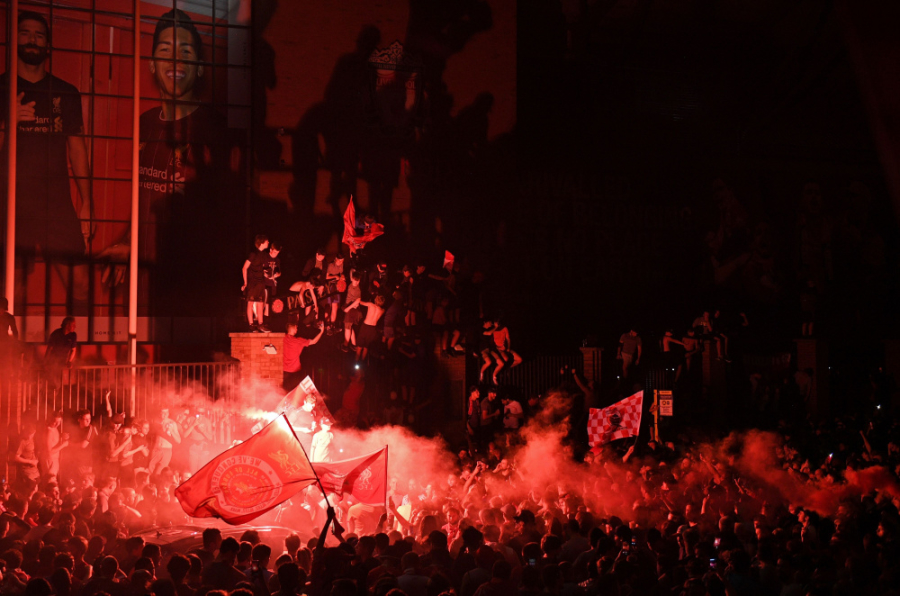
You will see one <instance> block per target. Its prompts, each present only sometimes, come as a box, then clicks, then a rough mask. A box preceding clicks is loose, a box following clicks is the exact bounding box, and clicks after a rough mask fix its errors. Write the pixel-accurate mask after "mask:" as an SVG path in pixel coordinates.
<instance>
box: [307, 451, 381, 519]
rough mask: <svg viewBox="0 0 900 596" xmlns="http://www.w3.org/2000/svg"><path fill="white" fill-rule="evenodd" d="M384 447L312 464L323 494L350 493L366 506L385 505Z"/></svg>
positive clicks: (342, 494) (340, 494)
mask: <svg viewBox="0 0 900 596" xmlns="http://www.w3.org/2000/svg"><path fill="white" fill-rule="evenodd" d="M387 454H388V448H387V446H385V447H384V449H379V450H378V451H375V452H373V453H370V454H368V455H363V456H361V457H355V458H353V459H346V460H344V461H333V462H313V464H312V466H313V468H314V469H315V471H316V474H318V476H319V480H320V481H321V482H322V489H323V490H324V491H325V492H326V493H334V494H336V495H339V496H341V497H343V496H344V495H345V494H349V495H352V496H353V498H354V499H356V500H357V501H359V502H360V503H365V504H366V505H385V495H386V494H387Z"/></svg>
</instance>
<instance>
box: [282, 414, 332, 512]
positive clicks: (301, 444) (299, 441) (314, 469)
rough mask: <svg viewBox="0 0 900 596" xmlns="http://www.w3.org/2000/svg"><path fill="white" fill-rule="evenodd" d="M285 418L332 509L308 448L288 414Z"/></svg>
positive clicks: (326, 503) (326, 502)
mask: <svg viewBox="0 0 900 596" xmlns="http://www.w3.org/2000/svg"><path fill="white" fill-rule="evenodd" d="M281 415H282V416H284V421H285V422H287V425H288V428H289V429H291V434H292V435H294V438H295V439H296V440H297V443H299V444H300V449H301V451H303V455H305V456H306V461H308V462H309V467H310V469H311V470H312V471H313V476H315V477H316V484H318V485H319V490H321V491H322V498H324V499H325V505H327V506H328V508H329V509H331V503H330V502H329V501H328V495H327V494H325V487H324V486H323V485H322V481H321V480H320V479H319V474H318V473H317V472H316V468H315V467H314V466H313V465H312V460H311V459H309V454H308V453H307V452H306V448H305V447H304V446H303V442H302V441H301V440H300V437H298V436H297V432H296V431H295V430H294V427H293V426H292V425H291V421H290V420H288V417H287V414H285V413H284V412H282V413H281Z"/></svg>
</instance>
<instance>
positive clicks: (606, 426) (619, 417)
mask: <svg viewBox="0 0 900 596" xmlns="http://www.w3.org/2000/svg"><path fill="white" fill-rule="evenodd" d="M643 407H644V392H643V391H638V392H637V393H635V394H634V395H631V396H629V397H626V398H625V399H623V400H621V401H619V402H616V403H614V404H613V405H611V406H609V407H606V408H603V409H597V408H591V411H590V416H589V418H588V443H589V444H590V446H591V447H594V448H597V447H601V446H603V445H606V444H607V443H610V442H612V441H616V440H618V439H625V438H628V437H637V436H638V434H639V433H640V431H641V414H642V410H643Z"/></svg>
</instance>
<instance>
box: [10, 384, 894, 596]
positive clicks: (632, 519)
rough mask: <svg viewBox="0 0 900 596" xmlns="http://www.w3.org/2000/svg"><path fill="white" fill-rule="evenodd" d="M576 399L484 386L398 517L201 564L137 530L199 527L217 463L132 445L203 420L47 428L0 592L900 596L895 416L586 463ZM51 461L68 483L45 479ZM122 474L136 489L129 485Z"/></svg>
mask: <svg viewBox="0 0 900 596" xmlns="http://www.w3.org/2000/svg"><path fill="white" fill-rule="evenodd" d="M579 380H580V379H579ZM578 385H581V383H579V384H578ZM577 392H578V389H573V390H571V392H567V391H566V390H564V389H560V390H556V391H554V392H552V393H551V394H549V395H547V396H544V397H543V398H542V399H534V400H528V402H527V403H524V404H519V407H518V408H511V409H510V408H507V407H505V406H508V405H509V402H510V401H514V400H509V398H505V399H502V400H498V398H497V396H496V391H495V390H488V395H487V396H486V397H485V398H484V399H483V400H482V399H481V398H480V395H479V393H478V391H477V388H474V387H473V389H472V392H471V394H470V403H471V404H473V409H474V404H476V403H477V404H478V409H479V410H481V409H484V410H485V411H487V412H488V415H487V417H485V416H484V415H482V416H481V418H480V420H482V421H484V420H487V422H488V423H487V424H482V425H479V428H480V429H481V430H479V431H478V432H477V433H476V434H475V435H474V436H471V437H470V442H469V445H468V446H467V447H466V448H464V449H462V450H460V451H459V452H458V454H457V455H456V456H452V457H451V456H450V454H449V453H447V454H445V455H446V457H445V459H444V460H442V461H443V462H445V463H443V464H442V465H443V467H440V468H439V471H438V472H437V474H436V475H434V476H433V477H425V476H423V474H422V471H423V470H426V469H429V466H427V465H424V464H425V462H423V466H422V468H421V470H416V469H408V468H403V469H391V470H390V474H391V479H390V487H389V490H388V493H387V499H386V501H387V502H386V506H385V507H366V508H364V509H363V510H362V511H363V512H362V513H360V510H359V508H358V507H355V506H352V501H351V500H349V499H344V500H341V499H339V498H337V497H336V496H335V495H331V500H332V503H333V504H334V507H335V508H336V509H333V510H329V512H328V518H327V522H326V523H325V525H324V528H323V530H322V532H321V534H320V535H319V536H315V535H314V534H315V533H314V532H313V531H311V530H305V531H304V532H302V535H292V536H290V537H289V538H288V539H286V540H285V543H284V544H283V545H282V544H268V545H266V544H258V543H257V542H258V535H257V536H254V535H253V533H252V532H251V533H247V534H246V535H245V536H243V537H242V539H241V540H236V539H235V538H225V539H224V540H223V539H222V537H221V535H220V534H217V532H218V531H217V530H214V529H208V530H207V531H205V532H204V533H203V545H199V544H198V547H197V549H196V550H195V551H192V552H190V553H186V556H185V555H183V554H172V555H171V556H167V557H166V560H161V555H160V551H159V546H158V545H156V544H153V543H152V541H148V542H147V543H144V541H143V539H141V538H140V537H134V536H133V534H134V533H135V532H137V531H139V530H141V529H146V528H155V527H158V526H166V525H171V524H178V523H185V522H188V521H189V520H188V519H187V518H186V517H185V515H184V513H183V512H182V511H181V509H180V507H179V506H178V503H177V501H176V500H175V498H174V496H173V490H174V488H175V487H176V486H177V485H178V483H179V482H180V481H182V480H183V479H185V478H186V477H188V476H189V475H190V471H191V470H192V468H191V465H192V464H196V463H198V462H199V463H202V462H200V459H202V458H203V457H207V456H206V455H205V454H203V452H202V441H196V442H195V443H192V444H196V445H198V447H197V448H192V449H191V450H183V449H177V450H175V451H176V453H183V452H185V451H187V453H184V455H182V459H181V460H179V459H178V455H177V454H176V456H175V459H167V457H169V456H171V449H170V450H169V453H165V449H164V448H163V449H162V451H161V450H160V447H162V445H161V444H159V443H157V444H156V445H154V446H152V447H151V448H150V449H147V448H146V445H144V444H142V443H141V441H140V438H139V437H140V436H141V435H142V434H145V435H146V434H149V435H154V434H155V435H156V436H157V437H160V436H162V435H165V436H167V437H169V438H170V439H171V442H176V435H177V442H176V444H183V443H184V442H187V441H188V440H189V438H190V437H191V436H193V435H194V433H195V432H197V431H196V429H198V428H199V429H202V427H203V426H204V425H205V424H207V423H206V422H205V421H200V420H201V419H200V417H201V416H202V413H201V412H197V413H195V412H193V411H185V412H178V415H177V416H176V418H178V417H181V420H176V419H172V418H169V416H168V412H165V413H163V414H162V415H161V419H160V420H159V421H158V422H154V428H153V429H152V430H151V429H149V428H147V427H148V426H150V425H149V424H147V425H145V423H143V422H141V423H140V428H138V429H137V430H136V432H135V434H134V435H133V436H130V441H131V442H130V444H129V445H127V446H123V444H119V443H118V442H117V440H116V438H115V437H117V436H118V435H120V434H121V433H118V432H115V431H117V430H118V429H117V428H116V427H117V426H118V425H119V424H121V420H120V419H119V418H118V417H117V416H116V415H115V414H113V415H112V416H110V418H109V419H110V427H111V429H112V432H110V430H108V429H101V431H100V434H99V435H96V436H95V434H94V433H95V432H96V431H92V430H90V429H93V428H94V427H93V426H92V425H91V424H90V418H87V417H86V416H82V417H81V418H80V419H79V420H78V424H77V427H78V428H81V429H82V430H81V432H82V433H83V434H86V435H87V437H86V438H85V437H83V436H81V435H79V436H72V434H71V433H59V432H58V431H57V430H56V429H58V428H59V426H60V423H61V420H60V418H59V417H58V416H54V417H52V420H51V421H49V422H47V424H46V426H47V431H46V432H45V433H44V434H45V435H46V436H47V437H48V439H47V440H46V441H44V444H45V445H47V446H50V443H54V442H55V443H54V445H52V448H51V449H50V450H49V452H48V451H47V448H46V447H44V448H41V447H40V446H37V445H35V444H34V435H35V433H34V432H32V430H33V429H31V428H28V427H27V425H26V432H25V435H24V436H23V438H22V439H21V441H20V444H19V449H18V450H17V454H16V457H17V460H16V463H17V465H18V466H19V470H20V473H19V474H18V475H17V479H16V481H15V482H14V483H11V484H6V483H4V484H3V486H2V489H0V490H2V493H0V507H2V509H3V513H2V515H0V566H2V571H0V572H2V577H3V579H2V584H0V589H2V592H3V593H4V594H7V593H9V594H24V595H27V596H32V595H41V596H49V595H50V594H56V595H57V596H94V595H96V594H100V593H107V594H110V596H118V595H120V594H121V595H130V594H136V595H144V594H154V595H155V596H170V595H174V594H179V595H185V596H208V595H213V596H222V595H223V594H231V595H233V596H260V595H266V594H271V593H278V594H281V595H285V594H301V593H306V594H310V595H320V594H321V595H327V594H334V595H343V594H347V595H350V594H353V595H357V594H359V595H363V594H377V595H386V594H392V596H401V595H403V594H405V595H407V596H419V595H439V594H457V595H460V596H471V595H477V596H486V595H492V594H522V595H531V594H552V595H569V594H572V595H580V594H584V595H595V594H596V595H601V594H660V595H661V594H667V595H668V594H671V595H681V594H684V595H694V594H697V595H706V594H709V595H716V594H727V595H745V594H746V595H753V594H783V595H785V596H788V595H793V594H798V595H804V596H805V595H813V596H817V595H819V594H822V595H824V594H828V595H838V594H839V595H844V594H847V595H851V594H852V595H856V594H861V595H868V594H893V593H896V592H897V586H898V583H897V573H898V571H900V566H898V564H900V557H898V542H897V539H898V532H900V514H898V508H900V483H898V480H897V478H898V474H900V447H898V445H900V426H898V424H897V423H896V421H895V420H894V419H893V417H892V416H890V415H889V414H888V412H887V411H886V410H885V411H882V410H880V409H879V410H875V411H872V412H869V413H868V415H860V416H849V417H842V418H840V419H835V420H833V421H830V422H826V423H814V422H812V421H811V420H810V419H807V418H804V417H796V418H790V419H783V420H780V421H778V423H777V430H778V432H777V433H766V432H746V433H742V434H737V433H735V434H732V435H730V436H727V437H724V438H723V437H722V434H721V433H720V434H719V435H715V434H712V433H710V434H707V435H706V436H704V437H703V439H704V440H702V441H701V440H700V438H699V437H700V435H698V434H697V433H696V429H694V431H691V432H688V431H685V432H681V433H679V434H678V435H677V436H674V435H673V436H672V437H670V438H671V440H668V441H665V442H663V441H654V440H649V441H647V440H643V439H642V440H640V441H636V440H633V439H626V440H622V441H616V442H613V443H610V444H608V445H605V446H603V447H600V448H595V449H592V450H591V451H589V452H587V454H586V455H585V456H584V458H583V461H575V459H576V458H573V457H572V453H573V449H572V448H571V445H569V444H568V443H567V442H568V441H570V440H572V437H573V435H575V434H577V433H575V432H574V429H573V427H574V426H576V425H579V424H580V423H581V415H580V411H579V409H580V408H581V405H580V404H581V403H583V402H581V401H579V396H578V395H576V393H577ZM580 398H581V399H583V398H584V396H583V395H581V396H580ZM497 401H499V402H500V404H496V405H495V402H497ZM483 402H486V403H484V404H483ZM482 404H483V405H482ZM575 404H579V405H577V406H576V405H575ZM498 412H500V413H498ZM197 421H199V422H197ZM495 421H496V422H495ZM485 428H487V429H489V430H488V431H486V430H485ZM85 429H87V430H85ZM207 430H209V429H207ZM201 433H202V431H201ZM66 435H68V436H66ZM110 436H112V437H113V442H112V443H110V441H109V440H107V438H108V437H110ZM64 442H68V444H64ZM86 442H87V443H95V444H96V445H97V450H95V451H93V452H92V453H93V454H94V456H95V457H94V459H90V460H89V459H87V458H85V457H84V456H83V455H82V456H81V457H80V458H79V456H75V457H74V458H73V457H71V456H67V455H66V451H67V450H72V449H76V450H77V449H83V447H82V446H83V445H85V443H86ZM54 451H56V453H54ZM60 453H62V460H63V462H64V464H63V466H62V467H58V466H56V465H54V464H53V458H54V457H56V456H59V454H60ZM191 454H193V455H194V457H190V455H191ZM48 455H49V460H46V458H47V456H48ZM67 457H68V458H67ZM116 457H119V460H118V462H115V461H111V460H114V459H115V458H116ZM195 457H196V458H197V459H194V458H195ZM154 460H156V461H155V463H154ZM191 460H193V461H191ZM129 463H133V464H134V466H135V467H134V468H133V470H134V473H133V476H132V475H131V474H130V473H124V472H122V470H123V469H124V468H126V467H127V465H128V464H129ZM193 469H196V468H193ZM114 470H118V472H116V471H114ZM332 520H334V521H336V522H338V523H337V524H335V523H333V521H332ZM342 526H343V527H342ZM304 545H305V546H304ZM282 548H283V549H284V552H283V553H282V554H280V555H279V556H276V553H278V552H279V551H280V550H281V549H282ZM392 590H395V591H393V592H392Z"/></svg>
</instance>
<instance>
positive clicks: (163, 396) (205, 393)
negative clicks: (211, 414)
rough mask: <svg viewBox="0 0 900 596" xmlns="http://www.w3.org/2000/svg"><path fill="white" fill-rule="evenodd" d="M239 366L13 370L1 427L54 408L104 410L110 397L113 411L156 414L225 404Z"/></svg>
mask: <svg viewBox="0 0 900 596" xmlns="http://www.w3.org/2000/svg"><path fill="white" fill-rule="evenodd" d="M239 367H240V363H239V362H201V363H188V364H140V365H134V366H132V365H128V364H123V365H111V366H85V367H77V368H71V369H63V370H61V371H56V372H55V373H54V372H51V371H21V374H16V373H15V372H14V373H13V374H7V375H5V378H3V379H2V380H0V428H4V429H16V430H18V429H19V428H20V426H21V424H22V421H23V419H25V418H28V419H31V420H44V419H46V418H47V416H48V415H49V414H50V413H51V412H54V411H56V410H64V411H66V412H67V413H73V412H75V411H77V410H81V409H87V410H90V411H91V413H92V414H93V415H94V416H100V415H105V413H106V409H107V405H106V400H107V398H108V399H109V407H110V409H111V410H112V411H113V412H125V413H126V414H127V415H128V416H129V417H136V418H144V419H148V418H152V419H155V418H156V417H157V414H158V412H159V410H160V408H161V406H162V405H163V404H166V405H175V404H179V403H188V402H196V401H197V399H198V398H206V399H207V400H209V402H211V403H218V404H224V403H227V402H229V401H232V400H233V399H234V398H235V397H236V393H237V390H238V385H239V381H240V369H239ZM217 409H220V410H221V409H222V408H217ZM173 415H174V412H173Z"/></svg>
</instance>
